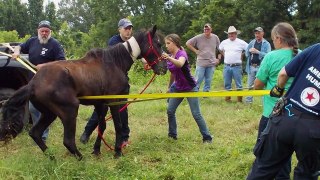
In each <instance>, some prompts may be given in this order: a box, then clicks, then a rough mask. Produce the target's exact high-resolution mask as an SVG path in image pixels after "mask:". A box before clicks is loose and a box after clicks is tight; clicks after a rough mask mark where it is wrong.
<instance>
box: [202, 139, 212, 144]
mask: <svg viewBox="0 0 320 180" xmlns="http://www.w3.org/2000/svg"><path fill="white" fill-rule="evenodd" d="M211 143H212V139H206V140H203V144H211Z"/></svg>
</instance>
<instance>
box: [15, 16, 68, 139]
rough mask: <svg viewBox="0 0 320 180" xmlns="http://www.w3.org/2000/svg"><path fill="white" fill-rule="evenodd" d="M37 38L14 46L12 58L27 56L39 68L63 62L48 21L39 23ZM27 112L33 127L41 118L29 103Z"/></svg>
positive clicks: (63, 57) (46, 135) (60, 49)
mask: <svg viewBox="0 0 320 180" xmlns="http://www.w3.org/2000/svg"><path fill="white" fill-rule="evenodd" d="M37 32H38V36H35V37H31V38H30V39H28V40H27V41H26V42H24V43H22V44H20V45H19V46H16V47H15V48H14V53H13V54H12V58H14V59H16V58H17V57H19V56H20V52H22V53H24V54H29V61H30V62H31V63H32V64H34V65H36V66H37V68H40V67H41V65H42V64H44V63H47V62H52V61H58V60H65V59H66V58H65V54H64V50H63V48H62V46H61V45H60V43H59V42H58V41H57V40H56V39H54V38H53V37H51V25H50V22H49V21H41V22H40V23H39V25H38V29H37ZM29 111H30V114H31V119H32V122H33V125H34V124H36V123H37V122H38V121H39V120H40V117H41V113H40V111H38V110H37V109H36V108H35V107H34V106H33V104H32V103H31V102H30V103H29ZM48 132H49V129H46V130H45V131H44V133H43V135H42V139H43V141H46V140H47V138H48Z"/></svg>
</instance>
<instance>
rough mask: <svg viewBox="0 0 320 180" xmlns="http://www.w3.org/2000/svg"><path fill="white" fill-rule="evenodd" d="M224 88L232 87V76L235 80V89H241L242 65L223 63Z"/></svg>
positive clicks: (229, 88)
mask: <svg viewBox="0 0 320 180" xmlns="http://www.w3.org/2000/svg"><path fill="white" fill-rule="evenodd" d="M223 77H224V88H225V89H226V90H231V89H232V85H231V83H232V78H233V79H234V80H235V83H236V87H237V89H238V90H239V89H242V66H233V67H231V66H227V65H224V70H223Z"/></svg>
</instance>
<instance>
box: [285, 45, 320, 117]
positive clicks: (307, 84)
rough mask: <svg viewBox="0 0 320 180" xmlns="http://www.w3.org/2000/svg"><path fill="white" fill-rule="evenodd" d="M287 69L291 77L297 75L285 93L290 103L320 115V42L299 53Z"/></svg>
mask: <svg viewBox="0 0 320 180" xmlns="http://www.w3.org/2000/svg"><path fill="white" fill-rule="evenodd" d="M285 70H286V73H287V75H288V76H289V77H295V79H294V81H293V83H292V85H291V87H290V88H289V90H288V92H287V93H286V95H285V96H286V97H287V99H288V103H291V104H292V105H293V106H294V107H295V108H296V109H298V110H300V111H302V112H307V113H312V114H315V115H320V114H319V113H320V103H319V100H320V98H319V91H320V44H315V45H313V46H310V47H309V48H307V49H305V50H304V51H302V52H301V53H299V54H298V55H297V56H296V57H295V58H294V59H293V60H292V61H291V62H290V63H289V64H287V65H286V66H285Z"/></svg>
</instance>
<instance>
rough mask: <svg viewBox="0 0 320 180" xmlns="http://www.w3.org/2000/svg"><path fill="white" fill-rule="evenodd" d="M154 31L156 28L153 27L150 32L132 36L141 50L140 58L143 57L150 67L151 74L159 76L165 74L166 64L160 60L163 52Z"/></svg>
mask: <svg viewBox="0 0 320 180" xmlns="http://www.w3.org/2000/svg"><path fill="white" fill-rule="evenodd" d="M156 31H157V26H153V28H152V29H151V30H149V31H146V32H143V33H139V34H137V35H134V37H135V39H136V40H137V42H138V44H139V47H140V50H141V54H140V57H143V58H144V59H145V60H146V61H147V63H148V65H149V66H151V68H152V69H153V72H154V73H156V74H158V75H159V74H165V73H166V71H167V62H166V61H164V60H162V59H161V55H162V52H163V51H162V49H161V42H160V38H159V36H158V35H157V33H156Z"/></svg>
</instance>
